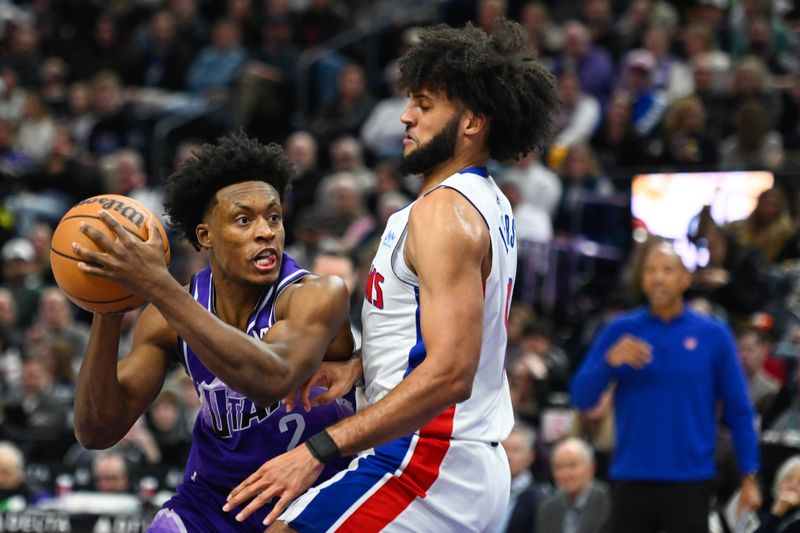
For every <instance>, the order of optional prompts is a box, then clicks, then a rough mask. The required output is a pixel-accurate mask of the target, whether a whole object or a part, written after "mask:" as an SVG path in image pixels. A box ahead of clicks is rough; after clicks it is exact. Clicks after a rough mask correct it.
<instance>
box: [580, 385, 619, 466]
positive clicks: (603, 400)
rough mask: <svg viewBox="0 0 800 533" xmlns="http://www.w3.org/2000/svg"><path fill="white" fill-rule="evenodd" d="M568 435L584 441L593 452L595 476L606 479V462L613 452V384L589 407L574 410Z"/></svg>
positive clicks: (607, 462)
mask: <svg viewBox="0 0 800 533" xmlns="http://www.w3.org/2000/svg"><path fill="white" fill-rule="evenodd" d="M568 434H569V435H570V436H572V437H578V438H581V439H583V440H585V441H586V443H587V444H589V445H590V446H591V447H592V449H593V450H594V452H595V464H596V469H595V477H597V478H598V479H602V480H607V479H608V464H609V461H610V460H611V457H612V456H613V454H614V448H615V444H616V442H615V440H614V386H613V385H611V386H610V387H609V388H608V389H606V390H605V391H604V392H603V394H601V395H600V401H599V402H597V405H595V406H594V407H592V408H591V409H588V410H585V411H580V410H577V409H576V410H575V413H574V416H573V417H572V426H571V427H570V429H569V433H568Z"/></svg>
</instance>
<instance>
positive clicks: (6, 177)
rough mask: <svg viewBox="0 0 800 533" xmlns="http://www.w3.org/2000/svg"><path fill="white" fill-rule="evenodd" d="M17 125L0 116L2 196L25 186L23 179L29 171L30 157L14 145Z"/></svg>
mask: <svg viewBox="0 0 800 533" xmlns="http://www.w3.org/2000/svg"><path fill="white" fill-rule="evenodd" d="M16 138H17V127H16V125H15V124H14V122H12V121H11V120H8V119H2V118H0V176H2V178H3V179H2V180H1V181H0V187H2V189H0V192H2V193H3V195H4V196H8V195H9V194H10V193H13V192H17V191H19V190H20V189H22V188H23V187H24V186H25V182H24V179H25V178H26V177H27V175H28V172H30V170H31V167H32V166H33V163H32V161H31V159H30V158H29V157H28V156H27V155H25V154H24V153H22V152H20V151H19V150H17V149H16V148H15V147H14V143H15V142H16Z"/></svg>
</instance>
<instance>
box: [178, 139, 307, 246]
mask: <svg viewBox="0 0 800 533" xmlns="http://www.w3.org/2000/svg"><path fill="white" fill-rule="evenodd" d="M294 174H295V168H294V165H292V163H291V161H289V160H288V159H287V158H286V155H284V152H283V149H282V148H281V147H280V146H279V145H277V144H274V143H272V144H269V145H263V144H261V143H260V142H258V141H257V140H255V139H251V138H249V137H248V136H247V135H245V134H244V133H243V132H241V131H240V132H237V133H228V134H226V135H224V136H222V137H220V138H219V139H217V142H216V143H215V144H204V145H203V147H202V148H201V149H200V150H199V151H198V152H197V153H195V154H194V157H191V158H189V159H187V160H186V162H185V163H184V164H183V167H182V168H181V169H180V170H178V171H177V172H175V173H174V174H172V175H171V176H170V177H169V178H168V179H167V183H166V184H165V186H164V209H165V211H166V213H167V215H169V218H170V225H171V226H172V227H174V228H177V229H178V230H179V231H180V232H181V233H182V234H183V236H184V237H185V238H186V240H188V241H189V242H190V243H191V244H192V246H194V247H195V249H197V250H199V249H200V244H199V243H198V242H197V236H196V235H195V229H196V228H197V226H198V225H199V224H201V223H202V222H203V216H204V215H205V213H206V212H207V210H209V209H210V208H212V207H213V206H214V205H215V204H216V194H217V191H219V190H220V189H222V188H224V187H227V186H228V185H233V184H235V183H241V182H243V181H263V182H265V183H269V184H270V185H272V186H273V187H275V190H276V191H278V194H279V195H280V198H281V199H284V198H285V197H286V195H287V193H288V192H289V188H290V186H291V181H292V178H293V177H294Z"/></svg>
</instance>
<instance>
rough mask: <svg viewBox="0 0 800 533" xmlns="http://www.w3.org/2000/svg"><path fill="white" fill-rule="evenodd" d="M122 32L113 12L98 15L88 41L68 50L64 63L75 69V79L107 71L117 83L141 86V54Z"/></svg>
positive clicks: (122, 29) (82, 78) (86, 77)
mask: <svg viewBox="0 0 800 533" xmlns="http://www.w3.org/2000/svg"><path fill="white" fill-rule="evenodd" d="M124 31H125V29H124V28H120V21H119V20H117V19H115V18H114V16H113V15H111V14H101V15H100V16H98V17H97V19H96V20H95V23H94V30H93V34H92V38H91V42H89V43H87V44H86V45H81V46H74V47H73V48H72V49H70V50H69V51H68V53H69V54H70V55H71V57H70V59H69V61H68V62H69V64H70V65H72V66H73V68H74V70H75V78H76V79H79V80H85V79H88V78H92V77H94V76H95V75H97V74H99V73H100V72H104V71H111V72H114V73H115V75H116V76H119V78H120V83H121V84H125V85H141V83H142V79H141V73H142V67H141V56H140V54H139V51H138V50H137V49H136V48H135V47H134V46H133V45H132V44H131V43H130V42H128V41H127V40H126V38H125V34H124Z"/></svg>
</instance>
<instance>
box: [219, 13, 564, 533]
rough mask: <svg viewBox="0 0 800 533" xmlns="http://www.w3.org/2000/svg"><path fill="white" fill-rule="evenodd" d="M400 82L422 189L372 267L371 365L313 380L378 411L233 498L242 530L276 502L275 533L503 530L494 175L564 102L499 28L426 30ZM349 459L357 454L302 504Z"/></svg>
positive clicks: (408, 147)
mask: <svg viewBox="0 0 800 533" xmlns="http://www.w3.org/2000/svg"><path fill="white" fill-rule="evenodd" d="M400 70H401V79H400V82H401V85H402V86H403V87H405V89H406V90H408V94H409V97H410V102H409V104H408V107H407V108H406V110H405V112H404V113H403V116H402V119H401V120H402V121H403V123H404V124H405V126H406V137H405V139H404V141H403V167H404V171H406V172H409V173H414V174H419V175H420V176H421V178H422V188H421V191H420V194H419V197H418V198H417V200H416V201H415V202H413V203H412V204H411V205H409V206H408V207H406V208H404V209H402V210H400V211H399V212H397V213H395V214H394V215H393V216H392V217H391V218H390V220H389V222H388V223H387V226H386V228H385V230H384V232H383V236H382V239H381V244H380V246H379V248H378V252H377V254H376V256H375V259H374V261H373V264H372V266H371V269H370V274H369V280H368V281H367V287H366V293H365V299H366V301H365V302H364V309H363V312H362V322H363V344H362V350H363V351H362V359H361V360H355V361H354V362H350V363H346V364H343V365H340V366H331V365H326V366H325V367H324V368H322V369H321V370H320V371H319V372H318V373H317V374H316V375H315V377H312V382H322V383H323V384H326V385H328V386H329V392H328V395H327V396H326V397H324V398H322V399H323V400H325V399H330V398H331V397H332V396H334V395H336V394H338V393H340V392H341V391H343V390H345V389H349V387H351V386H352V385H353V384H354V383H355V382H356V381H357V379H358V378H360V377H361V376H362V375H363V378H364V382H365V395H366V399H367V401H368V406H367V407H366V408H364V409H363V410H361V411H360V412H359V413H358V414H356V415H354V416H352V417H350V418H349V419H346V420H342V421H341V422H338V423H336V424H334V425H333V426H331V427H329V428H328V429H327V430H326V431H323V432H320V433H318V434H316V435H315V436H313V437H311V439H309V441H308V444H307V445H305V446H299V447H297V448H295V449H294V450H292V451H291V452H288V453H286V454H284V455H282V456H280V457H277V458H275V459H273V460H271V461H269V462H267V463H265V464H264V465H263V466H262V467H261V468H260V469H259V470H257V471H256V472H255V473H254V474H253V475H252V476H250V477H249V478H248V479H246V480H245V481H243V482H242V484H240V485H239V486H238V487H237V488H236V489H234V490H233V492H232V493H231V495H230V497H229V501H228V504H227V505H226V506H225V509H227V508H234V507H235V506H237V505H239V504H242V503H245V502H248V501H249V500H252V501H250V502H249V504H248V505H247V507H245V508H244V510H243V511H241V512H239V513H238V514H237V515H236V518H237V519H241V520H243V519H245V518H246V517H247V516H249V514H250V513H251V512H253V511H255V510H256V509H257V508H259V507H260V506H262V505H264V504H265V503H266V502H268V501H271V500H273V499H277V503H276V504H275V507H274V508H273V511H272V512H271V513H270V514H269V515H268V516H267V518H266V520H265V521H264V523H265V524H268V523H271V522H272V521H273V520H275V519H278V520H277V521H276V522H275V523H274V524H273V527H272V528H270V531H300V532H319V531H352V532H359V533H363V532H370V531H380V530H386V531H414V532H425V531H430V532H448V531H454V532H465V531H494V530H496V528H497V527H498V525H499V524H500V523H501V521H502V518H503V516H504V513H505V510H506V507H507V502H508V497H509V492H510V486H509V483H510V481H509V480H510V475H509V470H508V462H507V460H506V457H505V455H504V452H503V448H502V446H498V443H499V442H500V441H502V440H503V439H504V438H505V437H506V436H507V435H508V434H509V432H510V430H511V427H512V425H513V422H514V419H513V413H512V409H511V400H510V398H509V392H508V382H507V380H506V375H505V372H504V370H503V360H504V357H505V348H506V321H507V315H508V308H509V299H510V298H511V293H512V291H513V287H514V276H515V273H516V242H515V226H514V219H513V216H512V214H511V207H510V206H509V203H508V200H507V199H506V198H505V197H504V196H503V194H502V193H501V192H500V190H499V189H498V187H497V186H496V185H495V183H494V180H493V179H492V178H491V177H490V176H489V175H488V173H487V170H486V163H487V160H488V159H489V158H490V157H491V158H494V159H497V160H508V159H513V158H517V157H519V156H521V155H524V154H526V153H528V152H529V151H531V150H532V149H534V148H535V147H537V146H538V145H540V144H542V143H544V142H545V140H546V138H547V135H548V134H549V130H550V125H551V122H552V113H553V111H554V110H555V109H556V107H557V104H558V98H557V96H556V92H555V89H554V84H553V80H552V78H551V76H550V75H549V74H547V73H546V71H545V70H544V69H543V68H542V67H541V66H539V65H538V64H537V63H535V62H534V61H533V59H532V58H531V57H529V55H528V53H527V50H526V46H525V36H524V32H523V30H522V28H520V26H519V25H518V24H516V23H513V22H509V21H504V20H501V21H498V23H497V24H496V26H495V29H494V30H493V31H492V33H491V34H488V35H487V34H486V33H485V32H484V31H482V30H480V29H478V28H476V27H474V26H471V25H468V26H467V27H465V28H463V29H453V28H448V27H445V26H438V27H435V28H432V29H428V30H425V31H424V32H423V33H422V35H421V40H420V42H419V43H418V44H416V45H415V46H414V47H412V48H411V50H410V51H409V52H408V53H407V54H406V56H404V57H403V58H402V59H401V61H400ZM318 401H319V399H318ZM304 404H305V405H308V401H307V400H305V401H304ZM342 454H345V455H348V454H358V455H357V456H356V458H355V459H354V460H353V461H352V462H351V463H350V466H349V467H348V469H347V470H344V471H342V472H340V473H339V474H338V475H335V476H334V477H333V478H331V479H330V480H329V481H327V482H325V483H323V484H321V485H319V486H318V487H315V488H313V489H311V490H308V491H307V492H305V493H304V491H306V490H307V489H308V487H309V486H310V485H311V484H312V483H313V482H314V480H315V479H316V477H317V475H318V474H319V473H320V471H321V470H322V468H323V465H324V464H325V462H327V461H330V460H332V459H333V458H335V457H338V456H340V455H342ZM301 494H302V496H300V495H301ZM298 496H300V497H299V498H298ZM295 498H297V499H296V500H295ZM292 500H295V501H294V503H292ZM290 503H291V506H289V504H290ZM287 506H289V507H288V509H287ZM284 509H286V510H285V512H284ZM281 513H283V514H281Z"/></svg>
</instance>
